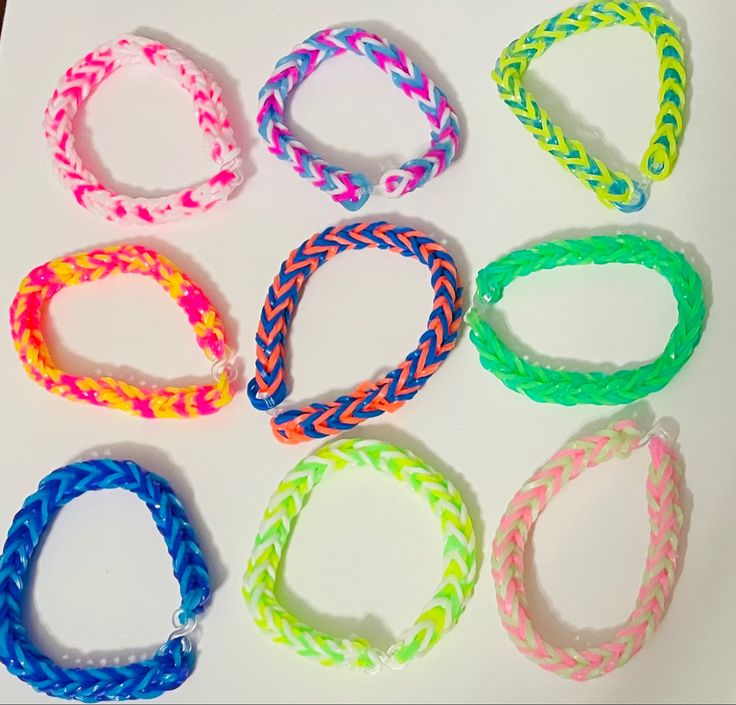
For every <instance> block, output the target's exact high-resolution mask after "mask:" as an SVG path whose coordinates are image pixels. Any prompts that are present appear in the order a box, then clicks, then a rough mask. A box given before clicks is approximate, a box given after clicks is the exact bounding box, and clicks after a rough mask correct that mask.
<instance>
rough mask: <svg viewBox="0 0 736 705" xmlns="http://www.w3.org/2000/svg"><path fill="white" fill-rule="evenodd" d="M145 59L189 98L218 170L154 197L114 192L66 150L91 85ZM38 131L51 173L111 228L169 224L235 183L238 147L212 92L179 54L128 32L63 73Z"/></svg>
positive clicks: (222, 196)
mask: <svg viewBox="0 0 736 705" xmlns="http://www.w3.org/2000/svg"><path fill="white" fill-rule="evenodd" d="M146 62H147V63H149V64H150V65H151V66H154V67H156V68H157V69H158V70H159V71H161V72H162V73H163V74H164V75H166V76H169V77H171V78H173V79H174V80H176V81H177V83H178V84H179V85H180V86H181V87H182V88H184V89H185V90H186V91H187V93H189V95H190V96H191V98H192V100H193V102H194V108H195V113H196V116H197V122H198V124H199V127H200V129H201V130H202V134H203V135H204V139H205V143H206V145H207V149H208V152H209V155H210V157H211V159H212V161H213V162H214V163H215V164H216V165H217V167H218V171H217V173H216V174H215V175H214V176H213V177H212V178H210V179H209V180H207V181H205V182H204V183H202V184H200V185H199V186H195V187H193V188H185V189H182V190H180V191H177V192H176V193H172V194H169V195H167V196H161V197H159V198H142V197H141V198H134V197H131V196H125V195H122V194H118V193H115V192H114V191H112V190H111V189H109V188H107V187H106V186H104V185H103V184H101V183H100V182H99V180H98V179H97V177H96V176H95V175H94V174H92V173H91V172H90V171H89V170H88V169H87V168H86V167H85V166H84V164H83V163H82V160H81V158H80V156H79V154H78V153H77V151H76V149H75V148H74V117H75V115H76V114H77V110H78V109H79V106H80V105H81V104H82V103H83V102H84V101H85V100H86V99H87V97H88V96H89V95H90V93H92V91H93V90H94V88H95V86H97V85H98V84H99V83H101V82H102V81H104V80H105V79H106V78H107V77H108V76H109V75H110V74H112V73H113V72H114V71H115V70H117V69H118V68H120V67H121V66H124V65H129V64H140V63H146ZM43 128H44V134H45V136H46V141H47V142H48V144H49V148H50V150H51V154H52V159H53V165H54V168H55V170H56V172H57V173H58V175H59V177H60V178H61V180H62V181H63V182H64V183H65V184H66V185H67V186H68V187H69V188H70V189H71V191H72V193H73V194H74V197H75V198H76V200H77V202H78V203H79V204H80V205H81V206H83V207H84V208H87V209H88V210H90V211H92V212H94V213H97V214H98V215H100V216H102V217H103V218H105V219H107V220H110V221H113V222H116V223H122V224H126V225H153V224H157V223H171V222H173V221H176V220H179V219H180V218H183V217H184V216H187V215H191V214H193V213H199V212H201V211H206V210H209V209H210V208H212V207H213V206H214V205H216V204H218V203H221V202H222V201H225V200H227V199H228V197H229V196H230V194H231V193H232V192H233V191H234V190H235V188H236V187H237V186H238V185H239V184H240V183H242V180H243V177H242V174H241V172H240V165H241V159H240V148H239V147H238V146H237V144H236V143H235V136H234V134H233V130H232V126H231V124H230V120H229V118H228V115H227V110H226V109H225V106H224V105H223V103H222V96H221V90H220V87H219V86H218V85H217V83H215V81H214V79H213V78H212V77H211V76H209V75H208V74H207V73H205V72H204V71H202V70H201V69H200V68H199V67H198V66H196V65H195V64H194V63H192V62H191V61H189V59H186V58H185V57H183V56H182V55H181V54H180V53H179V52H177V51H175V50H174V49H170V48H169V47H167V46H165V45H164V44H161V42H156V41H153V40H152V39H147V38H145V37H140V36H137V35H135V34H125V35H122V36H120V37H118V38H117V39H116V40H115V41H113V42H111V43H109V44H104V45H102V46H100V47H98V48H97V49H95V50H94V51H92V52H90V53H89V54H87V55H86V56H85V57H84V58H83V59H81V60H80V61H79V62H77V63H76V64H75V65H74V66H72V67H71V68H70V69H68V70H67V72H66V73H65V74H64V75H63V76H62V77H61V79H60V80H59V83H58V85H57V87H56V89H55V90H54V94H53V95H52V96H51V100H50V101H49V104H48V105H47V106H46V111H45V113H44V122H43Z"/></svg>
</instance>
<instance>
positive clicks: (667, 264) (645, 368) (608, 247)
mask: <svg viewBox="0 0 736 705" xmlns="http://www.w3.org/2000/svg"><path fill="white" fill-rule="evenodd" d="M612 263H620V264H639V265H643V266H644V267H648V268H649V269H651V270H653V271H655V272H657V273H658V274H661V275H662V276H663V277H665V278H666V279H667V281H669V283H670V285H671V287H672V293H673V294H674V296H675V299H676V301H677V310H678V321H677V325H675V327H674V329H673V330H672V333H671V334H670V338H669V340H668V341H667V345H666V347H665V349H664V351H663V352H662V354H661V355H660V356H659V357H658V358H657V359H656V360H654V361H652V362H649V363H647V364H645V365H642V366H641V367H638V368H636V369H620V370H617V371H615V372H613V373H611V374H607V373H604V372H599V371H594V372H578V371H574V370H562V369H553V368H551V367H544V366H542V365H535V364H531V363H530V362H528V361H527V360H526V359H525V358H522V357H520V356H519V355H517V354H516V353H514V352H513V351H512V350H511V349H510V348H509V347H508V346H507V345H506V344H505V343H504V342H503V341H502V340H501V338H500V337H499V336H498V334H497V333H496V331H494V330H493V328H492V327H491V325H490V324H489V323H488V322H487V320H484V318H483V312H484V309H485V308H486V307H487V306H489V305H492V304H495V303H498V301H500V300H501V297H502V296H503V293H504V289H505V288H506V287H507V286H508V285H509V284H510V283H511V282H512V281H513V280H514V279H516V278H517V277H523V276H526V275H528V274H532V273H534V272H538V271H541V270H544V269H553V268H555V267H561V266H568V265H577V264H612ZM476 284H477V292H476V297H475V305H474V307H473V308H471V310H470V311H468V313H467V316H466V321H467V323H468V325H469V326H470V340H471V341H472V343H473V345H475V347H476V348H477V349H478V353H479V355H480V362H481V365H483V367H485V368H486V369H487V370H488V371H489V372H492V373H493V374H494V375H496V377H498V378H499V379H500V380H501V381H502V382H503V383H504V384H505V385H506V386H507V387H508V388H509V389H513V390H514V391H516V392H520V393H522V394H525V395H526V396H528V397H529V398H530V399H533V400H534V401H539V402H550V403H554V404H564V405H566V406H572V405H575V404H626V403H629V402H632V401H635V400H637V399H641V398H642V397H645V396H647V395H648V394H651V393H652V392H656V391H659V390H660V389H662V388H663V387H664V386H665V385H666V384H667V383H668V382H669V381H670V380H671V379H672V378H673V377H674V376H675V375H676V374H677V372H678V371H679V370H680V369H681V368H682V366H683V365H684V364H685V363H686V362H687V361H688V360H689V359H690V356H691V355H692V354H693V351H694V350H695V347H696V346H697V344H698V342H699V341H700V337H701V335H702V333H703V327H704V325H705V317H706V309H705V301H704V299H703V283H702V281H701V279H700V276H699V275H698V273H697V272H696V271H695V269H693V267H692V266H691V265H690V263H689V262H688V261H687V259H686V258H685V257H684V256H683V255H682V254H681V253H679V252H673V251H672V250H668V249H667V248H666V247H665V246H664V245H663V244H661V243H660V242H658V241H657V240H650V239H647V238H643V237H638V236H636V235H615V236H607V235H594V236H592V237H586V238H582V239H579V240H554V241H550V242H545V243H541V244H539V245H535V246H533V247H530V248H527V249H523V250H516V251H515V252H512V253H511V254H508V255H506V256H505V257H502V258H500V259H498V260H496V261H495V262H492V263H491V264H489V265H488V266H487V267H485V268H484V269H482V270H481V271H480V272H479V273H478V277H477V279H476Z"/></svg>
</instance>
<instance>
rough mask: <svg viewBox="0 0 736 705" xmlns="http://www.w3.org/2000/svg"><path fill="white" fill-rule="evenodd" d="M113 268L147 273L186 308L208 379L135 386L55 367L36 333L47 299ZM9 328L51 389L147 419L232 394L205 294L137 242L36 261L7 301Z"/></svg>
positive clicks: (225, 351) (26, 361) (214, 403)
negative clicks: (207, 368)
mask: <svg viewBox="0 0 736 705" xmlns="http://www.w3.org/2000/svg"><path fill="white" fill-rule="evenodd" d="M114 274H142V275H145V276H149V277H152V278H153V279H154V280H155V281H156V282H157V283H158V284H160V285H161V287H162V288H163V289H164V290H165V291H166V292H167V293H168V294H169V295H170V296H171V298H173V299H174V301H176V303H177V304H179V306H180V307H181V309H182V310H183V311H184V312H185V313H186V315H187V318H188V319H189V322H190V323H191V325H192V328H193V329H194V334H195V336H196V339H197V344H198V345H199V347H200V348H201V349H202V351H203V352H204V354H205V356H206V357H207V358H208V359H209V360H211V361H212V363H213V365H212V376H213V378H214V380H215V382H214V384H201V385H191V386H187V387H173V386H167V387H162V388H158V387H150V388H145V387H144V388H139V387H136V386H135V385H134V384H132V383H129V382H125V381H123V380H118V379H113V378H112V377H107V376H106V377H100V378H94V377H78V376H76V375H73V374H70V373H68V372H65V371H64V370H61V369H59V368H58V367H57V366H56V363H55V362H54V360H53V358H52V357H51V353H50V351H49V348H48V344H47V342H46V337H45V335H44V333H43V326H42V317H43V313H44V309H45V306H46V304H48V302H49V301H50V300H51V299H52V298H53V297H54V296H55V295H56V294H57V293H59V291H61V290H62V289H63V288H64V287H67V286H75V285H77V284H84V283H86V282H92V281H97V280H99V279H103V278H104V277H108V276H111V275H114ZM10 327H11V332H12V336H13V342H14V343H15V349H16V350H17V351H18V355H19V356H20V359H21V361H22V362H23V366H24V367H25V370H26V372H27V373H28V376H29V377H30V378H31V379H32V380H34V381H35V382H37V383H38V384H40V385H41V386H42V387H44V388H45V389H47V390H48V391H50V392H53V393H54V394H59V395H60V396H63V397H66V398H68V399H74V400H76V401H84V402H87V403H89V404H95V405H97V406H106V407H109V408H111V409H120V410H121V411H126V412H128V413H129V414H133V415H135V416H144V417H147V418H179V417H190V416H200V415H204V414H213V413H215V412H216V411H219V410H220V409H221V408H222V407H223V406H225V405H226V404H228V403H229V402H230V400H231V399H232V395H233V388H232V381H233V379H234V377H235V368H234V367H233V365H232V364H231V362H230V360H231V357H232V352H231V351H230V349H229V348H228V346H227V345H226V342H225V331H224V328H223V324H222V321H221V320H220V317H219V316H218V314H217V312H216V311H215V309H214V308H213V306H212V304H211V303H210V301H209V300H208V299H207V297H206V296H205V294H204V292H203V291H202V290H201V289H200V288H199V287H198V286H197V285H196V284H195V283H194V282H193V281H192V280H191V279H189V277H188V276H187V275H186V274H184V273H183V272H180V271H179V270H178V269H177V268H176V267H175V266H174V264H173V263H172V262H170V261H169V260H168V259H166V258H165V257H163V256H162V255H160V254H158V253H157V252H154V251H153V250H150V249H148V248H146V247H143V246H142V245H119V246H114V247H106V248H104V249H100V250H92V251H90V252H80V253H78V254H75V255H70V256H68V257H61V258H59V259H55V260H52V261H51V262H47V263H46V264H44V265H41V266H40V267H36V268H35V269H34V270H33V271H31V272H30V274H28V276H26V277H25V279H23V281H22V282H21V284H20V287H19V290H18V293H17V294H16V296H15V299H14V300H13V303H12V305H11V307H10Z"/></svg>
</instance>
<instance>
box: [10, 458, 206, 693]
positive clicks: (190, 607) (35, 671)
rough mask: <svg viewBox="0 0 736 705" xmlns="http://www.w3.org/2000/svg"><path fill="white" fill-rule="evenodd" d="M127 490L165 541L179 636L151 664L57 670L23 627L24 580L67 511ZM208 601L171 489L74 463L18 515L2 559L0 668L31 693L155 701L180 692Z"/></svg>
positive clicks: (102, 466) (189, 532) (194, 547)
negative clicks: (89, 496) (74, 503)
mask: <svg viewBox="0 0 736 705" xmlns="http://www.w3.org/2000/svg"><path fill="white" fill-rule="evenodd" d="M117 488H119V489H124V490H128V491H129V492H133V493H135V494H136V495H137V496H138V497H140V498H141V499H142V500H143V501H144V502H145V503H146V506H147V507H148V509H149V510H150V512H151V516H152V517H153V520H154V522H155V523H156V528H157V529H158V530H159V533H160V534H161V536H163V538H164V541H165V542H166V548H167V549H168V551H169V555H170V556H171V559H172V561H173V568H174V575H175V576H176V579H177V580H178V582H179V590H180V593H181V606H180V608H179V610H178V611H177V615H178V621H179V622H180V624H181V626H182V629H180V630H177V631H175V632H173V633H172V635H171V636H170V637H169V639H168V640H167V641H166V643H165V644H163V646H161V647H160V648H159V649H158V650H157V651H156V653H155V654H154V655H153V657H151V658H150V659H147V660H145V661H139V662H136V663H130V664H126V665H124V666H106V667H94V668H62V667H61V666H59V665H58V664H56V663H54V661H52V660H51V659H50V658H49V657H48V656H46V655H44V654H43V653H42V652H41V651H40V650H39V649H38V647H36V646H35V645H34V644H33V642H32V641H31V638H30V636H29V634H28V630H27V629H26V627H25V626H24V624H23V614H22V611H23V603H24V592H25V588H26V584H27V582H28V573H29V570H30V568H31V565H32V563H33V559H34V557H35V553H36V550H37V548H38V546H39V544H40V543H41V539H42V538H43V535H44V532H45V531H46V529H47V528H48V526H49V524H50V523H51V522H52V520H53V519H54V517H55V516H56V513H57V512H58V511H59V509H61V508H62V507H63V506H64V505H65V504H67V503H68V502H70V501H71V500H73V499H74V498H75V497H79V496H80V495H82V494H84V493H85V492H92V491H95V490H106V489H117ZM209 597H210V578H209V573H208V571H207V566H206V565H205V562H204V558H203V556H202V551H201V549H200V547H199V544H198V543H197V537H196V535H195V533H194V529H193V528H192V526H191V525H190V524H189V520H188V519H187V516H186V513H185V511H184V508H183V507H182V505H181V503H180V502H179V500H178V498H177V497H176V495H175V494H174V491H173V490H172V488H171V486H170V485H169V483H168V482H167V481H166V480H165V479H163V478H162V477H159V476H158V475H155V474H153V473H150V472H148V471H146V470H144V469H143V468H141V467H139V466H138V465H136V464H135V463H134V462H133V461H131V460H122V461H121V460H109V459H104V460H90V461H86V462H80V463H73V464H71V465H67V466H66V467H63V468H60V469H58V470H54V472H52V473H51V474H49V475H47V476H46V477H45V478H44V479H43V480H42V481H41V484H40V485H39V487H38V489H37V490H36V491H35V492H34V493H33V494H32V495H30V497H28V498H27V499H26V501H25V502H24V503H23V507H22V508H21V510H20V511H19V512H18V513H17V514H16V515H15V518H14V519H13V523H12V525H11V527H10V531H9V532H8V538H7V539H6V541H5V547H4V548H3V554H2V556H0V661H2V662H3V664H5V667H6V668H7V669H8V671H10V673H12V674H13V675H14V676H17V677H18V678H20V679H21V680H23V681H25V682H26V683H28V684H29V685H30V686H31V687H33V688H34V689H35V690H37V691H40V692H42V693H46V694H48V695H51V696H53V697H56V698H64V699H66V700H78V701H81V702H85V703H96V702H103V701H109V700H133V699H138V698H154V697H157V696H158V695H161V693H163V692H165V691H168V690H173V689H174V688H178V687H179V686H180V685H181V684H182V683H183V682H184V681H185V680H186V679H187V678H188V677H189V675H190V674H191V672H192V671H193V670H194V663H195V654H194V651H193V649H192V642H191V641H190V639H189V638H188V637H187V636H186V633H188V632H189V631H190V630H191V629H190V628H189V627H192V628H193V622H194V620H195V619H196V617H197V615H199V614H200V613H201V612H203V611H204V608H205V605H206V604H207V602H208V600H209Z"/></svg>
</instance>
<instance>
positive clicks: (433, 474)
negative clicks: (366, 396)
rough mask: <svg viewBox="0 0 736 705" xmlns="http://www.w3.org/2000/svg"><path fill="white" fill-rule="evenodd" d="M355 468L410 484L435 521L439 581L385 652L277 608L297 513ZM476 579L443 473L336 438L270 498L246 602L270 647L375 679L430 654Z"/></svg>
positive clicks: (460, 512)
mask: <svg viewBox="0 0 736 705" xmlns="http://www.w3.org/2000/svg"><path fill="white" fill-rule="evenodd" d="M347 467H357V468H366V469H372V470H375V471H377V472H379V473H381V474H383V475H388V476H389V477H393V478H394V479H396V480H398V481H399V482H401V483H402V484H406V485H407V486H409V487H410V488H411V489H412V490H413V491H414V492H415V493H416V494H417V495H418V496H419V497H421V498H422V499H424V500H425V501H426V502H427V503H428V504H429V506H430V507H431V508H432V511H433V512H434V514H435V515H436V516H437V518H438V519H439V520H440V526H441V528H442V536H443V544H444V548H443V563H444V565H443V571H442V580H441V582H440V584H439V586H438V587H437V590H436V591H435V593H434V596H433V597H432V599H431V600H430V601H429V603H428V604H427V605H426V606H425V607H424V609H423V610H422V612H421V614H420V615H419V617H418V618H417V620H416V621H415V622H414V624H413V625H412V626H411V627H409V629H408V630H406V631H405V632H404V633H403V635H402V636H401V637H400V638H399V640H398V641H397V642H396V643H395V644H394V645H393V646H392V647H391V648H390V649H388V651H387V652H386V653H384V652H382V651H380V650H378V649H376V648H373V647H372V646H371V645H370V644H369V643H368V642H367V641H366V640H365V639H362V638H358V637H354V638H344V637H334V636H330V635H329V634H325V633H324V632H321V631H319V630H318V629H316V628H314V627H311V626H309V625H307V624H304V623H302V622H300V621H299V619H298V618H297V617H295V616H294V615H292V614H290V613H289V612H287V611H286V609H284V607H283V606H282V605H281V604H280V603H279V601H278V599H277V597H276V580H277V576H278V574H279V565H280V563H281V559H282V555H283V552H284V549H285V547H286V545H287V543H288V541H289V536H290V534H291V531H292V528H293V527H294V525H295V522H296V519H297V517H298V515H299V514H300V513H301V511H302V509H303V508H304V505H305V504H306V502H307V501H308V499H309V497H310V496H311V494H312V492H313V490H314V488H315V487H316V486H317V485H318V484H319V483H320V482H322V480H324V479H325V477H326V476H328V475H330V474H332V473H334V472H338V471H341V470H344V469H345V468H347ZM476 579H477V574H476V549H475V534H474V532H473V526H472V523H471V520H470V515H469V513H468V510H467V508H466V507H465V504H464V503H463V500H462V497H461V496H460V494H459V493H458V491H457V490H456V489H455V488H454V487H453V485H452V484H451V483H450V482H448V481H447V480H446V479H445V478H444V477H443V476H442V475H441V474H440V473H438V472H437V471H435V470H433V469H432V468H430V467H429V466H428V465H426V464H425V463H424V462H423V461H422V460H420V459H419V458H417V457H416V456H415V455H413V454H411V453H409V452H407V451H405V450H401V449H399V448H395V447H394V446H391V445H389V444H388V443H383V442H381V441H371V440H363V439H340V440H338V441H333V442H332V443H330V444H329V445H326V446H324V447H323V448H321V449H320V450H318V451H317V452H316V453H315V454H314V455H310V456H309V457H307V458H304V459H303V460H302V461H300V462H299V463H298V464H297V465H296V467H295V468H294V469H293V470H291V471H290V472H289V473H288V474H287V475H286V477H285V478H284V479H283V480H282V481H281V484H280V485H279V486H278V489H277V490H276V492H275V493H274V495H273V497H272V498H271V500H270V502H269V504H268V508H267V509H266V512H265V514H264V516H263V521H262V523H261V527H260V529H259V531H258V535H257V536H256V541H255V546H254V547H253V552H252V553H251V556H250V560H249V561H248V567H247V570H246V572H245V576H244V577H243V597H244V598H245V601H246V604H247V606H248V609H249V610H250V612H251V615H252V616H253V619H254V621H255V623H256V625H257V626H258V627H259V628H260V629H261V630H263V632H265V633H266V634H267V635H268V636H270V637H271V638H272V639H273V641H275V642H277V643H281V644H284V645H285V646H288V647H289V648H290V649H292V650H293V651H295V652H296V653H297V654H299V655H300V656H305V657H307V658H310V659H313V660H315V661H318V662H319V663H321V664H322V665H323V666H338V667H350V668H354V669H357V670H360V671H364V672H367V673H376V672H378V671H379V670H381V668H382V667H384V666H388V667H390V668H394V669H399V668H403V667H404V666H406V665H407V664H408V663H409V662H410V661H412V660H413V659H415V658H417V657H418V656H422V655H423V654H425V653H427V652H428V651H429V650H430V649H431V648H432V647H433V646H434V645H435V644H436V643H437V642H438V641H439V639H440V637H442V636H443V635H444V634H446V633H447V632H448V631H449V630H450V629H452V627H453V626H454V625H455V624H456V623H457V621H458V620H459V619H460V616H461V615H462V613H463V610H464V609H465V603H466V602H467V600H469V599H470V597H471V595H472V593H473V588H474V586H475V582H476Z"/></svg>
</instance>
